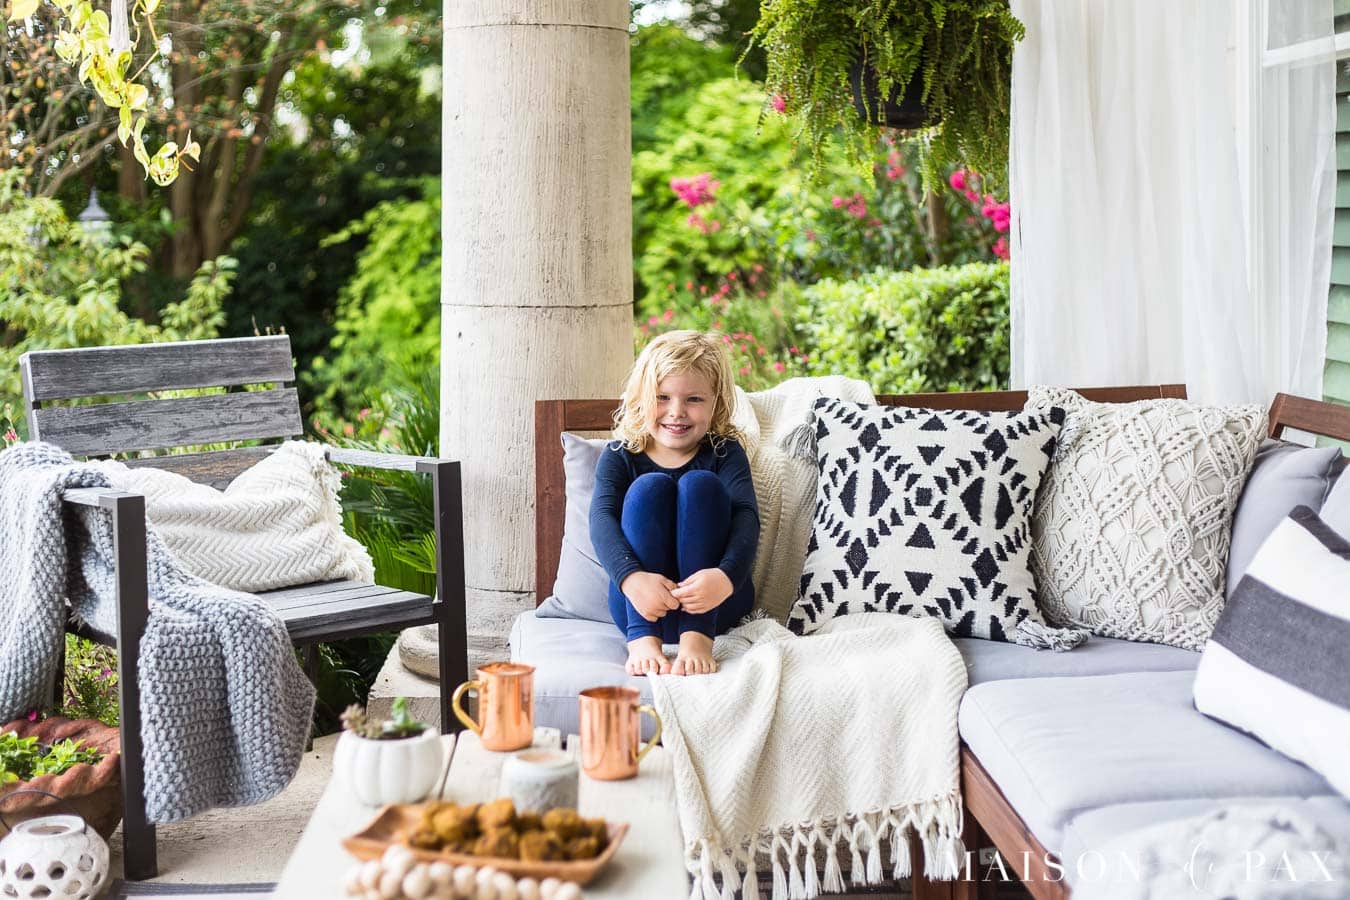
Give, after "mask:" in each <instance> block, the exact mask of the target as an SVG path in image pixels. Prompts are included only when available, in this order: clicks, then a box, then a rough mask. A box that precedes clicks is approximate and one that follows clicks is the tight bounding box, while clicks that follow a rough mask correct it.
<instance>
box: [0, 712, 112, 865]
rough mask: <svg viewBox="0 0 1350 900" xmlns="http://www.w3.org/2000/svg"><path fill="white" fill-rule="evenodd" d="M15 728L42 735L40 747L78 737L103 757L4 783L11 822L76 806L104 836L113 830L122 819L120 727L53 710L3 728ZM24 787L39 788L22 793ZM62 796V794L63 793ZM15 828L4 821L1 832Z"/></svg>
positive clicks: (2, 804) (0, 803)
mask: <svg viewBox="0 0 1350 900" xmlns="http://www.w3.org/2000/svg"><path fill="white" fill-rule="evenodd" d="M10 732H13V733H15V734H17V735H18V736H19V737H20V738H36V740H37V743H38V745H39V746H40V747H43V748H50V747H52V746H54V745H58V744H60V743H61V742H63V741H67V740H70V741H76V742H78V743H79V745H80V746H81V747H82V748H84V749H87V750H92V751H95V752H96V753H98V754H99V755H100V758H99V759H98V760H97V762H93V763H87V762H78V763H76V764H75V765H72V766H71V767H70V768H68V769H66V770H65V771H64V772H61V773H59V774H52V775H37V776H35V777H33V778H29V779H28V780H26V781H12V782H10V783H9V784H5V785H0V812H3V813H4V817H5V819H6V820H7V822H8V823H9V824H11V825H12V824H17V823H18V822H23V821H27V820H28V819H34V818H37V817H39V816H49V815H53V814H55V813H57V812H62V811H65V810H68V809H71V810H74V811H75V812H76V813H78V814H79V816H80V817H81V818H82V819H84V820H85V821H86V822H88V823H89V825H90V826H91V827H93V828H94V829H95V830H96V831H97V832H98V833H99V834H100V835H102V836H103V838H104V839H105V840H106V839H107V838H109V837H111V836H112V833H113V831H115V830H116V829H117V823H118V822H120V821H121V820H122V778H121V762H122V758H121V754H120V752H119V747H120V744H119V741H118V732H117V729H116V728H112V727H110V726H108V725H104V724H103V723H102V722H99V721H98V720H96V719H66V718H63V717H61V716H52V717H51V718H47V719H42V720H41V721H37V722H30V721H28V720H27V719H19V720H17V721H14V722H10V723H9V724H8V725H5V726H3V727H0V734H9V733H10ZM20 791H25V792H29V791H36V792H42V793H45V794H47V795H48V796H41V795H40V794H35V793H25V794H22V795H19V796H15V797H13V798H12V799H11V795H17V794H19V792H20ZM58 798H59V799H58ZM8 833H9V828H8V827H6V826H0V836H3V835H5V834H8Z"/></svg>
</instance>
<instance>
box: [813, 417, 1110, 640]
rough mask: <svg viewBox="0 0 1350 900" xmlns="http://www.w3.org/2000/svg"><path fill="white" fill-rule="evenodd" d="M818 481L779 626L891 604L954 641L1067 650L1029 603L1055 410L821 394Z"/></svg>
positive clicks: (1068, 634) (1077, 634)
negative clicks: (934, 622) (1034, 530)
mask: <svg viewBox="0 0 1350 900" xmlns="http://www.w3.org/2000/svg"><path fill="white" fill-rule="evenodd" d="M815 418H816V426H815V427H816V431H815V438H816V463H817V466H818V469H819V476H820V477H819V481H818V483H817V488H816V512H815V522H814V527H813V528H812V531H811V541H810V543H809V544H808V545H807V555H806V565H805V567H804V569H803V572H802V580H801V590H800V591H799V593H798V596H797V602H796V604H795V605H794V606H793V608H792V612H791V614H790V615H789V617H788V628H790V629H791V630H793V631H794V632H796V633H797V634H810V633H811V632H812V631H815V630H816V629H817V628H819V627H820V626H821V625H823V624H824V623H825V622H827V621H829V620H830V619H833V618H835V617H837V616H843V615H848V614H849V613H860V612H890V613H896V614H899V615H909V616H917V617H923V616H933V617H935V618H938V619H941V620H942V622H943V624H944V625H945V627H946V629H947V630H948V631H949V632H951V633H952V634H955V635H960V636H966V637H980V638H988V639H991V640H996V641H1011V642H1013V643H1017V644H1025V645H1027V646H1031V647H1040V648H1050V649H1056V650H1067V649H1069V648H1071V647H1074V646H1076V645H1077V644H1078V643H1080V642H1081V641H1082V640H1083V639H1084V638H1085V637H1086V633H1085V632H1083V631H1079V630H1072V629H1056V628H1051V627H1050V626H1048V625H1047V624H1046V623H1045V619H1044V618H1043V617H1042V616H1041V613H1040V610H1039V609H1038V608H1037V606H1036V585H1035V581H1034V580H1033V578H1032V574H1031V568H1030V553H1031V512H1032V507H1033V505H1034V501H1035V499H1036V489H1037V487H1039V485H1040V483H1041V478H1042V477H1043V476H1044V475H1045V471H1046V468H1047V467H1048V466H1049V465H1050V458H1051V456H1052V454H1053V453H1054V449H1055V439H1056V437H1057V436H1058V434H1059V429H1060V426H1061V425H1062V424H1063V421H1064V414H1063V412H1062V411H1061V410H1058V409H1053V410H1049V411H1048V412H1040V413H1022V412H1018V413H985V412H972V411H965V410H934V409H910V408H906V407H885V406H863V405H859V404H857V403H849V402H846V401H843V400H838V399H834V398H822V399H820V400H818V401H816V405H815Z"/></svg>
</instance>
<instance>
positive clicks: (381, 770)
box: [333, 697, 444, 806]
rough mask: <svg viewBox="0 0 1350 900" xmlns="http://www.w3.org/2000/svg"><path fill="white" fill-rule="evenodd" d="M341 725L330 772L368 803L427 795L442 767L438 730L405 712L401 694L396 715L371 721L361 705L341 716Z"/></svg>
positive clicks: (413, 799)
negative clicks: (382, 720) (384, 719)
mask: <svg viewBox="0 0 1350 900" xmlns="http://www.w3.org/2000/svg"><path fill="white" fill-rule="evenodd" d="M342 721H343V726H344V727H345V729H346V730H345V731H344V732H343V733H342V737H340V738H338V743H337V748H336V749H335V750H334V752H333V775H334V777H335V778H337V779H338V780H339V783H345V784H346V785H347V787H348V789H349V790H350V791H351V793H352V796H354V797H355V798H356V799H357V800H358V801H359V802H361V803H364V804H366V805H367V806H384V805H386V804H389V803H416V802H418V801H420V800H424V799H426V797H427V795H428V794H430V793H431V789H432V788H433V787H435V785H436V779H437V778H438V777H439V776H440V774H441V770H442V768H443V762H444V758H443V754H442V752H441V741H440V732H439V731H437V730H436V729H435V728H433V727H432V726H430V725H427V724H425V723H423V722H418V721H416V720H415V719H413V718H411V717H410V716H409V715H408V712H407V704H406V701H404V699H403V698H402V697H400V698H399V699H398V700H395V701H394V718H393V719H390V720H388V721H385V722H375V721H370V720H368V719H367V718H366V716H365V712H364V711H363V710H361V708H360V707H359V706H353V707H349V708H348V710H347V712H346V713H344V714H343V716H342Z"/></svg>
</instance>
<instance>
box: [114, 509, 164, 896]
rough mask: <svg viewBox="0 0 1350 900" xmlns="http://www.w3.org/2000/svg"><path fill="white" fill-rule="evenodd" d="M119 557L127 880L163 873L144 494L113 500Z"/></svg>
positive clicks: (119, 669)
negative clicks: (147, 670) (148, 787)
mask: <svg viewBox="0 0 1350 900" xmlns="http://www.w3.org/2000/svg"><path fill="white" fill-rule="evenodd" d="M109 503H110V504H111V509H112V516H113V536H114V545H115V548H116V556H117V693H118V701H119V704H120V707H121V728H120V733H121V743H122V867H123V875H124V877H125V878H126V879H127V880H128V881H141V880H143V879H146V878H154V877H155V876H156V875H157V874H159V862H158V854H157V853H156V847H155V826H154V825H151V824H150V823H149V821H148V820H147V818H146V812H145V752H144V751H145V748H144V745H143V744H142V742H141V736H142V729H141V690H140V684H139V682H138V681H137V678H136V675H137V671H138V668H139V663H140V655H141V636H142V635H143V634H144V633H145V622H146V619H147V617H148V616H149V588H148V585H147V583H146V568H145V564H146V558H145V498H144V497H140V496H135V495H125V496H120V497H115V498H111V499H110V501H109Z"/></svg>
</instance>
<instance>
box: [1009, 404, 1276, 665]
mask: <svg viewBox="0 0 1350 900" xmlns="http://www.w3.org/2000/svg"><path fill="white" fill-rule="evenodd" d="M1056 406H1057V407H1059V408H1061V409H1063V410H1064V411H1065V412H1066V414H1067V418H1066V419H1065V422H1064V429H1063V431H1062V432H1061V434H1060V444H1059V449H1058V450H1057V451H1056V453H1055V458H1054V462H1053V463H1052V464H1051V466H1050V471H1049V473H1048V474H1047V475H1046V478H1045V480H1044V482H1042V484H1041V490H1040V494H1039V495H1038V496H1037V498H1036V512H1035V515H1034V517H1033V519H1032V554H1031V566H1032V571H1033V572H1034V573H1035V576H1036V585H1037V588H1038V589H1039V592H1040V598H1039V599H1040V604H1041V608H1042V610H1043V611H1044V613H1045V615H1046V618H1047V619H1049V620H1050V622H1052V623H1054V624H1058V625H1076V626H1079V627H1082V628H1087V629H1088V630H1090V631H1091V632H1093V633H1094V634H1099V635H1102V636H1104V637H1115V638H1125V639H1126V640H1132V641H1152V642H1154V643H1159V644H1171V645H1172V646H1175V647H1184V648H1186V649H1188V650H1199V649H1201V648H1202V647H1203V646H1204V644H1205V640H1206V639H1207V638H1208V637H1209V634H1210V632H1211V631H1213V630H1214V624H1215V622H1216V621H1218V618H1219V613H1220V612H1221V611H1222V610H1223V602H1224V574H1225V567H1226V565H1227V561H1228V545H1229V533H1230V529H1231V528H1232V524H1233V511H1234V509H1235V508H1236V507H1237V501H1238V496H1239V495H1240V494H1241V493H1242V486H1243V484H1244V483H1245V482H1246V479H1247V473H1248V471H1250V469H1251V466H1252V461H1253V460H1254V459H1255V457H1256V450H1257V447H1259V446H1260V444H1261V439H1262V437H1264V436H1265V433H1266V413H1265V411H1264V410H1263V409H1261V407H1259V406H1229V407H1215V406H1201V405H1199V404H1196V403H1191V402H1189V401H1186V400H1142V401H1139V402H1136V403H1094V402H1093V401H1091V400H1087V399H1085V398H1084V397H1082V396H1081V395H1079V394H1077V393H1075V392H1073V391H1070V390H1065V389H1063V388H1050V387H1033V388H1031V391H1030V396H1029V398H1028V399H1027V405H1026V409H1027V411H1033V410H1049V409H1050V408H1052V407H1056Z"/></svg>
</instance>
